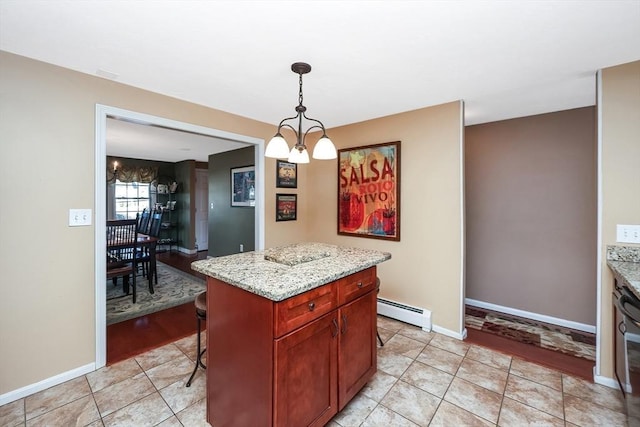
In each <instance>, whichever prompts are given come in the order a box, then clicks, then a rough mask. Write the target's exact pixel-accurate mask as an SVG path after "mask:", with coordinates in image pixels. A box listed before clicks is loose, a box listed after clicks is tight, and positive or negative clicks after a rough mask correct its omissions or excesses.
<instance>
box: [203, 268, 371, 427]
mask: <svg viewBox="0 0 640 427" xmlns="http://www.w3.org/2000/svg"><path fill="white" fill-rule="evenodd" d="M375 277H376V267H375V266H374V267H370V268H368V269H366V270H363V271H361V272H358V273H355V274H352V275H350V276H347V277H345V278H342V279H339V280H336V281H335V282H331V283H328V284H325V285H322V286H320V287H318V288H315V289H312V290H309V291H307V292H304V293H302V294H299V295H296V296H294V297H291V298H288V299H286V300H284V301H279V302H273V301H270V300H268V299H266V298H263V297H260V296H258V295H255V294H253V293H250V292H247V291H244V290H242V289H240V288H236V287H234V286H231V285H228V284H226V283H224V282H221V281H219V280H217V279H213V278H209V279H208V292H207V298H208V301H207V304H208V308H207V344H208V346H207V347H208V349H207V362H208V363H207V420H208V422H209V423H210V424H211V425H215V426H216V427H224V426H251V427H254V426H277V427H303V426H323V425H325V424H326V423H327V422H328V421H329V420H331V418H332V417H333V416H334V415H335V414H337V413H338V411H340V410H342V408H344V406H345V405H346V404H347V403H348V402H349V401H350V400H351V399H352V398H353V397H354V396H355V395H356V394H357V393H358V391H359V390H360V389H361V388H362V387H363V386H364V385H365V384H366V383H367V381H369V379H370V378H371V376H372V375H373V374H374V373H375V372H376V364H377V359H376V341H375V339H376V293H375Z"/></svg>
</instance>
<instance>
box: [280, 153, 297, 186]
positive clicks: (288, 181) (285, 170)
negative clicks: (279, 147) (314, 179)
mask: <svg viewBox="0 0 640 427" xmlns="http://www.w3.org/2000/svg"><path fill="white" fill-rule="evenodd" d="M276 188H298V165H297V164H296V163H290V162H285V161H284V160H276Z"/></svg>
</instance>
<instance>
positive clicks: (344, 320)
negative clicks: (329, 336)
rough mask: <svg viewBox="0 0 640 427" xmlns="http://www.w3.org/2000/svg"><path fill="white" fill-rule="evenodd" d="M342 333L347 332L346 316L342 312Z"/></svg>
mask: <svg viewBox="0 0 640 427" xmlns="http://www.w3.org/2000/svg"><path fill="white" fill-rule="evenodd" d="M341 332H342V335H344V334H346V333H347V316H345V315H344V313H343V314H342V331H341Z"/></svg>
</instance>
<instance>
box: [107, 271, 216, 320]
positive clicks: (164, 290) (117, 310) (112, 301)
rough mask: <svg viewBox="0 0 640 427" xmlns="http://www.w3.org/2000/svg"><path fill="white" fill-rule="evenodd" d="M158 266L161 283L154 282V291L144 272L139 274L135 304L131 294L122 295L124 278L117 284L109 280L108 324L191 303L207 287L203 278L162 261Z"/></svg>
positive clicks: (159, 281)
mask: <svg viewBox="0 0 640 427" xmlns="http://www.w3.org/2000/svg"><path fill="white" fill-rule="evenodd" d="M157 268H158V284H157V285H155V284H154V286H153V288H154V291H155V292H154V293H153V294H151V293H150V292H149V282H148V280H147V279H146V278H145V277H142V276H141V275H140V276H138V277H137V279H136V285H137V286H136V290H137V297H136V303H135V304H134V303H133V299H132V295H124V294H123V291H122V281H121V279H120V280H118V284H117V285H116V286H114V285H113V283H111V280H108V281H107V325H112V324H114V323H118V322H123V321H125V320H129V319H133V318H136V317H140V316H144V315H145V314H149V313H155V312H156V311H160V310H164V309H166V308H170V307H175V306H177V305H180V304H185V303H187V302H191V301H193V300H194V298H195V296H196V295H197V294H198V293H200V292H202V291H204V290H205V289H206V284H205V281H204V280H202V279H199V278H197V277H195V276H192V275H190V274H188V273H185V272H183V271H180V270H177V269H175V268H173V267H171V266H169V265H167V264H163V263H161V262H158V263H157Z"/></svg>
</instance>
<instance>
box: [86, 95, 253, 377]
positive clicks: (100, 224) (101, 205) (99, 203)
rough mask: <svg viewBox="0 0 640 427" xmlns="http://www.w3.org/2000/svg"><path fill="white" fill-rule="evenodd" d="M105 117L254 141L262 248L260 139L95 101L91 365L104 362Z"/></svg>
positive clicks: (249, 141)
mask: <svg viewBox="0 0 640 427" xmlns="http://www.w3.org/2000/svg"><path fill="white" fill-rule="evenodd" d="M107 118H116V119H122V120H126V121H130V122H134V123H139V124H141V125H153V126H161V127H165V128H169V129H178V130H182V131H186V132H194V133H199V134H202V135H208V136H212V137H216V138H224V139H229V140H233V141H237V142H242V143H246V144H251V145H254V146H255V148H256V150H255V168H256V170H255V172H256V177H257V178H258V179H257V180H256V181H257V188H256V205H255V247H256V250H262V249H264V236H265V223H264V220H265V215H264V200H265V198H264V145H265V144H264V140H263V139H260V138H255V137H252V136H247V135H240V134H236V133H232V132H227V131H223V130H220V129H214V128H208V127H204V126H198V125H193V124H190V123H185V122H180V121H177V120H172V119H168V118H165V117H159V116H153V115H150V114H145V113H139V112H136V111H130V110H125V109H122V108H117V107H112V106H108V105H102V104H96V112H95V121H96V122H95V129H96V133H95V177H94V187H95V188H94V194H95V201H94V209H95V227H94V230H95V251H94V253H95V260H94V266H95V270H94V271H95V278H94V282H95V313H96V319H95V325H96V350H95V351H96V354H95V359H96V361H95V368H96V369H99V368H101V367H103V366H105V365H106V363H107V302H106V272H107V267H106V244H107V241H106V220H107V216H106V209H107V190H106V185H105V177H106V175H105V174H106V172H105V171H106V167H107V141H106V136H107Z"/></svg>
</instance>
